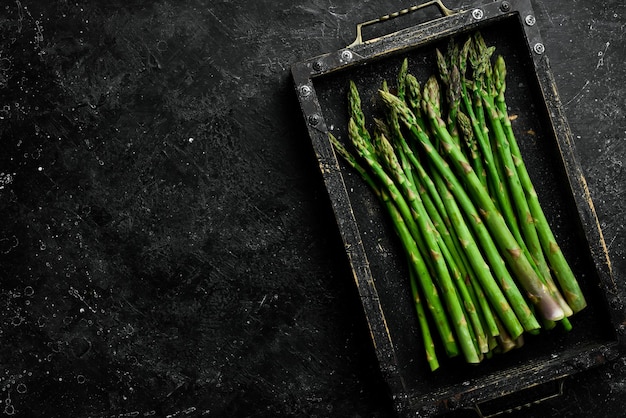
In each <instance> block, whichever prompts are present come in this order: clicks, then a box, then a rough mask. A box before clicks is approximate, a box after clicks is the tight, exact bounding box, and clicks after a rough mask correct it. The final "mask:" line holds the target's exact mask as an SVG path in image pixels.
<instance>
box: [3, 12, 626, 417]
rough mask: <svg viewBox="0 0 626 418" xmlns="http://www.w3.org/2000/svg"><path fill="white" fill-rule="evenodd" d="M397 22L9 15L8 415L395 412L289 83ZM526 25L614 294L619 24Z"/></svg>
mask: <svg viewBox="0 0 626 418" xmlns="http://www.w3.org/2000/svg"><path fill="white" fill-rule="evenodd" d="M412 4H413V3H410V2H409V3H407V2H400V3H398V2H393V1H390V0H386V1H373V0H363V1H358V2H357V1H344V2H334V1H332V0H299V1H293V0H272V1H268V0H257V1H254V2H252V1H246V2H243V1H239V2H237V1H228V0H222V1H207V0H204V1H202V0H195V1H164V0H157V1H152V2H147V1H138V0H127V1H118V0H103V1H77V2H68V1H65V0H49V1H28V0H15V1H9V0H7V1H5V2H3V4H2V5H1V6H0V219H2V222H1V223H0V277H1V279H0V304H1V307H0V389H1V391H0V414H4V415H7V416H8V415H13V416H23V417H118V416H171V417H187V416H189V417H192V416H210V417H280V416H293V417H312V416H318V417H390V416H393V410H392V407H391V401H390V397H389V394H388V393H387V392H386V388H385V385H384V383H383V382H382V380H381V378H380V375H379V373H378V369H377V365H376V359H375V355H374V349H373V347H372V345H371V343H370V339H369V334H368V330H367V327H366V324H365V319H364V317H363V313H362V310H361V305H360V301H359V299H358V295H357V292H356V289H355V288H354V284H353V282H352V279H351V272H350V268H349V265H348V263H347V260H346V258H345V255H344V253H343V248H342V245H341V242H340V238H339V234H338V230H337V227H336V224H335V220H334V217H333V215H332V212H331V210H330V205H329V202H328V198H327V196H326V191H325V189H324V186H323V184H322V182H321V176H320V175H319V172H318V168H317V166H316V163H315V162H314V158H313V155H312V152H311V149H310V146H309V142H308V138H307V136H306V130H305V127H304V125H303V121H302V118H301V115H300V110H299V107H298V103H297V100H296V97H295V93H294V91H293V86H292V83H291V79H290V75H289V69H290V65H291V64H293V63H295V62H298V61H302V60H304V59H308V58H310V57H312V56H315V55H318V54H321V53H325V52H330V51H334V50H337V49H339V48H341V47H343V46H345V45H347V44H349V43H350V42H351V41H352V40H353V38H354V27H355V24H356V23H358V22H360V21H364V20H367V19H370V18H373V17H377V16H380V15H383V14H386V13H389V12H392V11H395V10H399V9H401V8H404V7H408V6H410V5H412ZM446 4H447V5H448V6H449V7H453V8H454V7H458V6H459V5H461V4H465V3H461V2H458V1H452V0H450V1H449V2H447V3H446ZM534 7H535V9H536V11H537V24H538V25H541V31H542V35H543V38H544V41H545V46H546V54H547V55H548V56H549V58H550V61H551V66H552V70H553V73H554V75H555V78H556V83H557V86H558V88H559V92H560V95H561V98H562V100H563V103H564V105H565V111H566V114H567V117H568V119H569V123H570V126H571V128H572V131H573V133H574V138H575V141H576V146H577V149H578V152H579V154H580V155H581V157H582V161H581V163H582V165H583V170H584V173H585V175H586V178H587V182H588V186H589V189H590V191H591V194H592V197H593V199H594V203H595V208H596V210H597V214H598V218H599V221H600V223H601V225H602V227H603V230H604V238H605V240H606V242H607V246H608V251H609V254H610V256H611V259H612V263H613V264H612V267H613V272H614V275H615V277H616V278H617V279H618V280H620V283H619V286H620V288H621V289H623V288H624V286H623V283H622V282H621V280H623V279H624V277H626V260H625V258H626V249H625V246H624V242H625V241H626V231H625V229H626V228H625V222H624V208H625V205H624V203H623V202H624V199H626V196H625V193H626V178H625V172H624V168H623V165H624V163H625V160H626V142H625V137H626V123H625V122H624V121H625V120H626V118H625V117H624V110H625V107H626V106H625V104H626V88H625V87H624V84H623V80H624V79H625V78H626V68H625V67H624V64H623V63H624V60H625V59H626V53H625V51H624V48H623V44H624V42H625V41H626V6H625V5H624V3H623V2H622V1H620V0H608V1H605V2H602V3H593V2H588V1H584V0H574V1H565V0H558V1H549V2H548V1H539V0H537V1H535V2H534ZM625 397H626V361H622V360H619V361H617V362H614V363H611V364H609V365H607V366H605V367H601V368H598V369H594V370H591V371H587V372H584V373H580V374H578V375H575V376H574V377H572V378H569V379H567V381H566V383H565V386H564V393H563V395H562V396H560V397H558V398H555V399H552V400H549V401H546V402H544V403H543V404H541V405H539V406H535V407H531V408H528V409H526V410H524V411H522V412H516V413H513V414H511V415H510V416H520V417H521V416H524V417H546V416H555V417H556V416H559V417H586V416H594V417H613V416H621V415H623V408H624V406H625V404H626V401H624V399H625ZM455 416H472V413H463V414H461V413H459V414H455Z"/></svg>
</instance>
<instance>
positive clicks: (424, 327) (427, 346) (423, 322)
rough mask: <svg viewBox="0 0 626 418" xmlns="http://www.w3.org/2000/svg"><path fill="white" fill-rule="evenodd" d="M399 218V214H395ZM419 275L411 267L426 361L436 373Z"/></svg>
mask: <svg viewBox="0 0 626 418" xmlns="http://www.w3.org/2000/svg"><path fill="white" fill-rule="evenodd" d="M395 215H396V216H398V215H399V213H398V212H395ZM417 275H418V273H417V272H416V268H415V266H414V265H413V264H410V266H409V281H410V285H411V295H412V296H413V303H414V304H415V310H416V312H417V318H418V322H419V325H420V331H421V334H422V341H423V344H424V352H425V354H426V361H427V362H428V366H429V367H430V370H431V371H435V370H437V369H438V368H439V361H438V360H437V353H436V352H435V343H434V341H433V337H432V335H431V333H430V327H429V325H428V318H427V317H426V310H425V309H424V303H423V302H422V300H421V298H420V295H419V288H418V284H417V283H418V281H419V278H418V277H416V276H417Z"/></svg>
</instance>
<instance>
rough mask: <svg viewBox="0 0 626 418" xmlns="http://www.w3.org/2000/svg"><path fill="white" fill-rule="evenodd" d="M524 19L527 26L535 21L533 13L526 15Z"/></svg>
mask: <svg viewBox="0 0 626 418" xmlns="http://www.w3.org/2000/svg"><path fill="white" fill-rule="evenodd" d="M524 21H525V22H526V24H527V25H528V26H534V25H535V23H537V19H535V16H533V15H528V16H526V19H524Z"/></svg>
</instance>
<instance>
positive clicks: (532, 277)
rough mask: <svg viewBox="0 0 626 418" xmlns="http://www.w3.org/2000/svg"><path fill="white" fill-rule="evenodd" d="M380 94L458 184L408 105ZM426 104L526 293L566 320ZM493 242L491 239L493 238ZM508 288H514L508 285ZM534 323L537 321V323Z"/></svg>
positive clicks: (554, 316) (552, 316)
mask: <svg viewBox="0 0 626 418" xmlns="http://www.w3.org/2000/svg"><path fill="white" fill-rule="evenodd" d="M380 94H381V96H382V97H383V100H384V101H385V103H386V104H387V105H388V106H392V107H395V108H396V111H397V112H398V115H399V116H400V118H401V119H402V120H403V122H404V123H405V124H407V126H408V128H409V129H410V130H411V131H412V132H415V134H417V138H418V139H419V141H420V143H421V144H422V146H423V148H424V149H425V150H426V152H427V155H428V156H429V157H430V158H431V161H433V163H434V164H435V165H436V167H437V170H439V172H440V173H441V174H442V176H444V178H446V181H448V182H449V183H452V182H453V181H454V182H455V183H457V184H458V181H457V180H456V177H455V176H454V175H453V174H452V170H451V169H450V167H449V166H448V165H447V163H446V162H445V161H444V160H443V158H441V156H439V155H438V154H437V153H436V152H433V146H432V143H431V142H430V139H429V138H428V136H426V135H425V134H422V135H420V134H419V132H418V131H417V129H418V127H417V124H416V123H415V117H414V116H413V115H412V114H411V112H410V111H409V110H408V108H407V107H406V105H405V104H404V103H403V102H400V101H399V100H398V99H397V98H396V97H395V96H393V95H391V94H388V93H385V92H380ZM424 96H425V97H427V96H426V93H424ZM423 103H424V106H425V108H426V110H427V112H428V115H429V118H430V120H431V122H432V125H433V127H434V129H435V132H436V133H437V135H438V137H439V139H440V140H441V143H442V145H443V148H444V151H445V152H446V153H447V154H448V156H449V157H450V161H451V162H452V163H453V165H454V166H455V168H456V169H457V171H458V173H459V175H460V176H462V177H463V178H464V179H465V184H466V186H467V187H468V191H469V192H470V193H471V194H472V195H473V197H474V199H475V200H476V205H477V206H478V208H479V209H480V212H481V214H482V218H483V219H484V221H485V224H486V226H487V228H488V229H489V232H491V234H492V235H493V237H494V239H495V242H496V243H497V244H498V246H499V247H500V249H501V252H502V255H503V257H504V258H505V259H506V260H507V261H508V263H509V265H510V267H511V268H512V270H513V271H514V272H515V273H516V276H517V278H518V279H519V280H520V283H521V284H522V286H523V287H524V289H525V290H526V293H527V295H528V297H529V298H530V300H531V301H533V303H534V304H536V305H537V306H539V307H540V310H541V312H542V313H543V315H545V316H546V317H547V318H548V319H552V320H558V319H562V318H563V311H562V309H561V308H560V307H559V306H558V304H557V303H556V302H555V301H554V299H553V298H552V297H551V296H550V294H549V292H548V291H547V289H546V288H545V285H544V284H543V283H542V282H541V280H540V279H539V277H538V276H537V274H536V273H535V271H534V270H533V268H532V266H531V264H530V263H529V261H528V259H527V258H526V257H525V256H524V254H523V253H522V251H521V249H520V248H519V245H518V244H517V241H516V240H515V238H514V237H513V235H512V234H511V232H510V230H509V229H508V227H507V225H506V223H505V222H504V219H503V218H502V215H501V214H500V213H499V212H498V211H497V209H496V207H495V205H494V203H493V201H492V200H491V198H490V196H489V194H488V193H487V191H486V190H485V188H484V186H483V185H482V183H480V180H479V179H478V177H477V176H476V173H475V172H474V171H473V169H472V167H471V165H470V164H469V162H468V161H467V159H466V158H465V156H464V155H463V154H462V153H461V151H460V149H459V148H458V147H456V146H454V144H453V143H452V140H451V138H450V135H449V134H448V132H447V131H446V129H445V124H444V123H443V121H442V120H441V118H440V117H439V116H437V115H436V114H435V112H434V107H433V105H432V102H430V101H429V99H428V98H425V100H424V101H423ZM452 190H453V193H457V194H458V196H457V199H459V200H461V197H464V198H465V199H467V200H468V202H471V201H470V200H469V198H468V197H467V195H464V191H463V189H462V188H461V187H453V188H452ZM463 195H464V196H463ZM474 211H475V208H474ZM470 216H471V215H470ZM474 224H478V220H475V221H474ZM480 225H482V223H480ZM488 235H489V234H488ZM489 239H491V237H490V236H489ZM507 287H511V286H509V284H507ZM513 288H514V287H511V289H513ZM520 296H521V295H520ZM522 299H523V298H522ZM520 302H521V301H520ZM520 306H523V307H524V306H525V309H523V310H528V307H527V305H526V304H525V303H523V304H521V305H519V304H517V303H516V304H514V307H517V308H518V309H519V307H520ZM522 316H523V317H524V318H530V317H531V316H532V315H531V313H530V312H526V313H525V314H524V315H522ZM534 322H536V320H535V321H534ZM536 325H537V326H534V325H533V329H536V328H538V323H537V324H536Z"/></svg>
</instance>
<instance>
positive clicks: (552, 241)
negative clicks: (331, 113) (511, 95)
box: [496, 56, 587, 312]
mask: <svg viewBox="0 0 626 418" xmlns="http://www.w3.org/2000/svg"><path fill="white" fill-rule="evenodd" d="M496 68H497V69H498V72H499V73H500V79H501V82H502V85H501V87H500V89H499V92H498V96H497V104H498V107H499V109H500V112H501V120H502V124H503V127H504V131H505V134H506V138H507V140H508V143H509V147H510V151H511V154H512V158H513V161H514V165H515V169H516V172H517V175H518V176H519V180H520V183H521V185H522V187H523V189H524V192H525V194H526V198H527V201H528V206H529V209H530V212H531V214H532V218H533V221H534V224H535V228H536V231H537V234H538V237H539V240H540V245H541V247H542V248H543V252H544V254H545V256H546V257H547V259H548V262H549V264H550V266H551V267H552V271H553V272H554V275H555V276H556V278H557V281H558V282H559V285H560V286H561V289H562V291H563V296H564V297H565V300H566V301H567V304H568V305H569V307H570V308H571V309H572V311H573V312H579V311H581V310H582V309H584V308H585V306H587V302H586V301H585V297H584V295H583V293H582V290H581V289H580V286H579V284H578V281H577V280H576V277H575V276H574V273H573V272H572V270H571V268H570V266H569V263H568V262H567V260H566V259H565V256H564V255H563V253H562V251H561V249H560V247H559V246H558V244H557V242H556V238H555V236H554V234H553V232H552V229H551V227H550V224H549V223H548V221H547V219H546V216H545V214H544V212H543V209H542V207H541V204H540V203H539V198H538V196H537V193H536V191H535V188H534V187H533V183H532V180H531V179H530V175H529V174H528V170H527V169H526V165H525V164H524V160H523V159H522V155H521V152H520V149H519V145H518V143H517V139H516V137H515V135H514V133H513V128H512V126H511V121H510V119H509V116H508V111H507V106H506V102H505V100H504V92H505V89H506V83H505V75H506V66H505V62H504V58H502V57H501V56H499V57H498V58H496ZM548 277H550V276H548ZM549 280H550V279H549Z"/></svg>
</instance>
